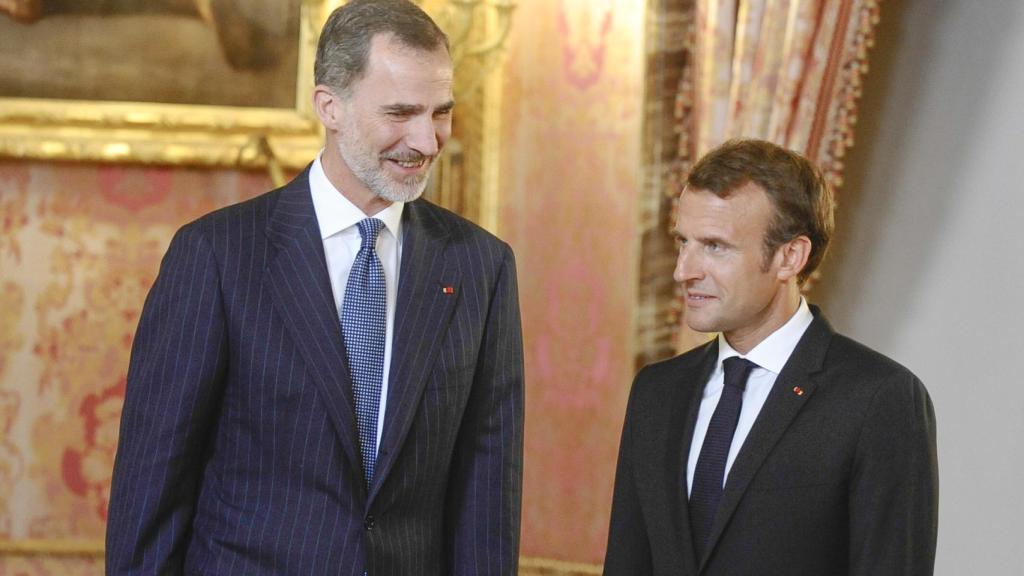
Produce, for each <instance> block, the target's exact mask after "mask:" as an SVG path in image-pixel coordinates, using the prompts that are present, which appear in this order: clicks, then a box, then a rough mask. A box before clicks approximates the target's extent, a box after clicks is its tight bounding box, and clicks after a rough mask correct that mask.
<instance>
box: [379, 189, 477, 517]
mask: <svg viewBox="0 0 1024 576" xmlns="http://www.w3.org/2000/svg"><path fill="white" fill-rule="evenodd" d="M403 229H404V232H403V248H402V262H401V274H400V275H399V285H398V302H397V303H396V307H395V328H394V336H393V345H392V348H391V350H392V352H391V371H390V373H389V376H388V402H387V409H386V411H385V413H384V432H383V436H382V438H381V443H380V450H379V451H378V454H377V469H376V472H375V474H374V479H373V485H372V487H371V489H370V497H369V501H370V502H372V501H373V498H374V497H375V496H376V494H377V492H378V491H379V490H380V487H381V485H382V484H383V483H384V480H385V479H386V478H387V475H388V472H389V471H390V470H391V467H392V465H393V464H394V461H395V458H396V457H397V456H398V452H399V451H400V449H401V446H402V443H403V442H404V441H405V437H406V435H407V434H408V432H409V428H410V426H411V424H412V420H413V418H414V416H415V414H416V408H417V406H419V402H420V397H421V396H422V393H423V387H424V385H425V384H426V380H427V375H428V374H429V372H430V369H431V366H433V364H434V359H435V358H436V357H437V351H438V348H440V345H441V342H443V341H444V338H445V335H446V333H447V330H448V323H449V322H450V320H451V318H452V313H453V312H454V310H455V306H456V304H457V302H458V300H459V299H460V298H461V297H462V296H461V294H462V290H461V288H462V286H460V274H459V269H458V265H457V263H456V262H455V261H454V259H453V258H450V257H448V256H447V255H446V253H445V250H446V248H447V246H448V241H449V231H448V230H447V228H446V227H445V225H444V223H443V222H442V221H441V220H440V219H438V218H437V217H436V216H435V215H433V214H431V213H430V206H429V205H425V204H424V203H423V202H422V201H418V202H412V203H409V204H407V205H406V220H405V222H404V223H403Z"/></svg>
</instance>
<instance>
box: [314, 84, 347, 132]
mask: <svg viewBox="0 0 1024 576" xmlns="http://www.w3.org/2000/svg"><path fill="white" fill-rule="evenodd" d="M341 104H342V102H341V98H340V97H339V96H338V95H337V93H335V91H334V90H332V89H331V88H329V87H327V86H325V85H323V84H318V85H317V86H316V88H313V110H314V111H315V112H316V115H317V117H318V118H320V123H321V124H323V125H324V128H327V129H328V130H330V131H333V132H337V131H338V130H339V128H340V126H341V114H342V110H341Z"/></svg>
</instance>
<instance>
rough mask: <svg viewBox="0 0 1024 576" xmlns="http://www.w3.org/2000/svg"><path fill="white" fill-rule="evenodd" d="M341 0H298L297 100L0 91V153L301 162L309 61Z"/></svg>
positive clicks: (312, 140)
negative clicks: (105, 98)
mask: <svg viewBox="0 0 1024 576" xmlns="http://www.w3.org/2000/svg"><path fill="white" fill-rule="evenodd" d="M340 3H341V2H340V0H303V2H302V4H301V10H300V30H299V38H298V41H299V51H298V53H299V57H298V58H299V61H298V68H297V70H298V72H297V75H296V78H295V79H294V82H295V91H296V99H295V102H296V104H295V107H294V108H292V109H285V108H281V109H278V108H246V107H233V106H196V105H180V104H150V103H140V102H87V101H77V100H46V99H28V98H0V157H9V158H19V159H33V160H72V161H89V162H134V163H143V164H166V165H187V166H207V167H212V166H225V167H239V168H263V167H266V166H267V165H268V164H269V163H270V160H271V159H276V161H277V162H278V163H279V164H280V165H281V166H283V167H284V168H291V169H295V168H301V167H302V166H305V164H306V163H307V162H309V160H310V159H312V157H313V156H314V155H315V154H316V152H317V150H319V149H320V146H321V142H322V132H321V128H320V125H319V122H317V120H316V117H315V116H314V114H313V109H312V104H311V100H310V99H311V96H312V89H313V60H314V58H315V55H316V40H317V36H318V34H319V30H320V27H321V26H322V24H323V22H324V20H326V18H327V15H328V14H329V13H330V11H331V10H333V9H334V8H335V7H336V6H338V5H340Z"/></svg>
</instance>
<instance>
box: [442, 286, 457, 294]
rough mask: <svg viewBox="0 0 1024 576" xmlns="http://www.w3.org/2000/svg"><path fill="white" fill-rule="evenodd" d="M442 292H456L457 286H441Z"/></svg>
mask: <svg viewBox="0 0 1024 576" xmlns="http://www.w3.org/2000/svg"><path fill="white" fill-rule="evenodd" d="M441 293H442V294H455V286H442V287H441Z"/></svg>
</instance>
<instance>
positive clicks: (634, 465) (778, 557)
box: [604, 140, 938, 576]
mask: <svg viewBox="0 0 1024 576" xmlns="http://www.w3.org/2000/svg"><path fill="white" fill-rule="evenodd" d="M832 212H833V204H832V197H831V193H830V192H829V189H828V186H827V185H826V183H825V181H824V180H823V178H822V176H821V174H820V173H819V172H818V170H817V169H816V168H814V167H813V166H812V165H811V164H810V163H809V162H808V161H807V160H806V159H804V158H803V157H801V156H799V155H797V154H795V153H793V152H790V151H788V150H785V149H783V148H780V147H778V146H775V145H773V144H771V143H768V142H763V141H756V140H737V141H732V142H728V143H726V144H724V145H722V146H721V147H719V148H718V149H716V150H714V151H712V152H710V153H709V154H708V155H707V156H705V157H704V158H702V159H701V160H700V161H699V162H697V164H696V165H695V166H694V167H693V169H692V170H691V172H690V174H689V176H688V179H687V183H686V187H685V189H684V190H683V192H682V194H681V195H680V197H679V204H678V212H677V221H676V227H675V235H676V236H677V239H678V244H679V256H678V260H677V262H676V270H675V276H674V277H675V279H676V281H677V282H679V283H680V285H681V286H682V288H683V291H684V295H685V301H686V322H687V324H688V325H689V326H690V327H691V328H693V329H695V330H697V331H700V332H718V333H719V334H718V337H717V338H716V339H715V340H713V341H711V342H709V343H707V344H705V345H703V346H700V347H698V348H696V349H694V350H691V351H689V352H687V353H685V354H682V355H680V356H677V357H675V358H672V359H669V360H666V361H664V362H659V363H656V364H652V365H649V366H647V367H645V368H644V369H643V370H641V371H640V373H639V374H638V375H637V377H636V380H635V382H634V384H633V388H632V392H631V394H630V399H629V405H628V408H627V410H626V419H625V424H624V427H623V432H622V442H621V445H620V449H619V463H618V469H617V472H616V477H615V492H614V498H613V503H612V515H611V528H610V534H609V537H608V552H607V556H606V558H605V566H604V573H605V574H606V575H608V576H618V575H624V576H625V575H628V576H642V575H653V574H657V575H666V576H667V575H669V574H671V575H673V576H682V575H697V574H701V575H707V576H713V575H718V576H839V575H857V576H888V575H914V576H918V575H928V574H932V570H933V566H934V559H935V540H936V532H937V505H938V470H937V464H936V454H935V415H934V412H933V410H932V404H931V400H930V399H929V397H928V393H927V391H926V390H925V388H924V386H923V385H922V384H921V382H920V381H919V380H918V379H917V378H916V377H915V376H914V375H913V374H911V373H910V372H909V371H908V370H907V369H906V368H904V367H902V366H900V365H898V364H896V363H895V362H893V361H892V360H889V359H888V358H886V357H884V356H882V355H881V354H879V353H877V352H874V351H872V350H869V349H868V348H866V347H864V346H862V345H860V344H858V343H856V342H854V341H852V340H850V339H849V338H846V337H844V336H841V335H839V334H836V333H835V332H834V331H833V330H832V328H831V326H829V324H828V322H827V321H826V320H825V318H824V316H823V315H822V314H821V312H820V311H819V310H818V309H817V308H816V307H814V306H808V305H807V303H806V302H805V301H804V300H803V299H802V297H801V295H800V286H801V284H803V282H804V281H806V279H807V278H808V277H809V276H810V275H811V274H812V273H813V272H814V270H815V268H816V267H817V266H818V264H819V263H820V262H821V259H822V257H823V256H824V254H825V251H826V249H827V247H828V242H829V238H830V236H831V233H832V227H833V217H832Z"/></svg>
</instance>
